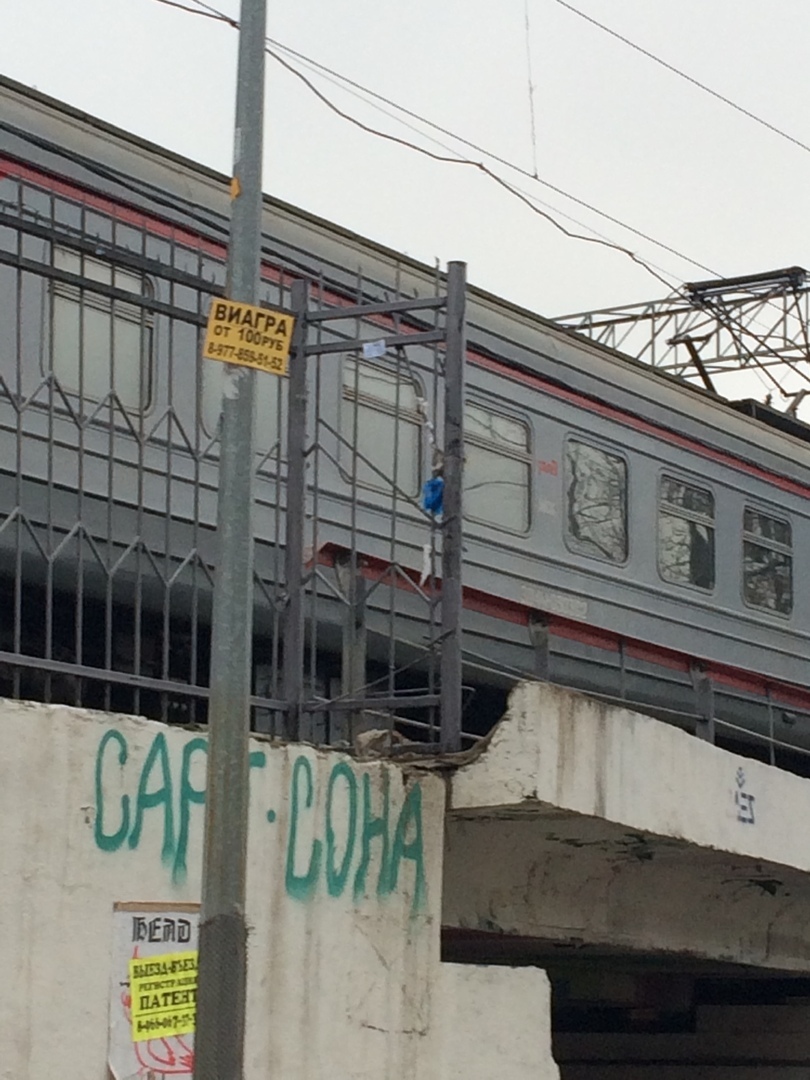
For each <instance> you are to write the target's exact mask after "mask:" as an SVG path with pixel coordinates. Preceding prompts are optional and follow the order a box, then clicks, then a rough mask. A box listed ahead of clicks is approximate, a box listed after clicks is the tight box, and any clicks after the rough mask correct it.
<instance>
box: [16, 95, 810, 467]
mask: <svg viewBox="0 0 810 1080" xmlns="http://www.w3.org/2000/svg"><path fill="white" fill-rule="evenodd" d="M0 99H2V100H3V108H2V110H1V111H0V115H2V119H0V139H1V140H2V143H0V145H2V147H3V149H4V150H5V152H7V153H9V154H10V155H11V156H14V157H17V158H18V159H20V160H24V161H26V162H31V161H34V162H35V163H36V164H37V165H39V166H40V167H41V168H43V169H45V170H46V171H49V172H51V173H55V174H57V175H64V173H65V169H66V168H68V169H69V171H70V178H71V179H72V180H73V181H74V182H76V183H77V184H80V185H81V184H84V185H86V186H92V187H96V188H98V186H99V181H100V180H101V181H102V182H103V189H104V191H105V192H106V193H107V194H108V195H109V197H112V198H115V197H117V198H119V199H120V200H121V201H122V202H126V203H130V204H133V203H134V204H136V205H137V206H139V207H141V208H144V209H146V210H150V211H151V212H152V213H154V214H155V215H156V216H161V215H162V216H164V217H166V216H167V210H168V216H169V217H170V218H171V220H172V221H175V222H178V223H180V224H185V225H187V227H189V228H190V229H196V230H197V231H198V232H199V231H200V230H201V229H203V230H205V229H206V228H207V229H211V230H215V231H216V232H219V233H220V234H225V233H226V231H227V221H228V216H229V202H230V197H229V192H228V183H229V178H228V177H227V176H225V175H224V174H223V173H220V172H218V171H216V170H215V169H211V168H209V167H207V166H205V165H201V164H199V163H198V162H195V161H192V160H190V159H189V158H186V157H184V156H183V155H181V154H177V153H175V152H174V151H171V150H167V149H166V148H164V147H161V146H158V145H157V144H155V143H152V142H150V141H149V140H147V139H143V138H141V137H139V136H136V135H133V134H131V133H129V132H126V131H124V130H122V129H120V128H118V127H116V126H114V125H112V124H110V123H108V122H106V121H103V120H100V119H98V118H97V117H94V116H92V115H90V114H88V113H86V112H83V111H82V110H80V109H76V108H74V107H72V106H70V105H67V104H65V103H64V102H61V101H59V100H57V99H55V98H52V97H50V96H48V95H46V94H43V93H42V92H40V91H38V90H34V89H32V88H30V87H28V86H25V85H24V84H22V83H20V82H18V81H16V80H14V79H10V78H8V77H6V76H2V75H0ZM264 205H265V211H264V228H265V231H266V233H267V235H268V236H269V237H270V238H272V240H274V241H276V242H278V243H282V244H284V245H285V246H286V247H287V248H288V249H291V250H297V251H299V252H300V253H301V257H302V259H303V260H304V262H303V263H302V266H303V267H304V268H305V269H306V259H308V260H309V265H310V267H312V268H314V266H315V262H316V261H317V262H318V263H326V264H327V266H328V268H329V269H328V273H329V277H330V278H332V277H334V278H336V279H340V277H341V276H342V277H343V278H344V279H345V281H346V283H347V285H352V284H353V283H354V281H355V280H356V279H355V269H354V268H356V266H357V265H358V262H361V263H362V265H363V269H364V272H365V273H366V274H367V276H368V277H370V278H372V279H375V278H376V279H377V280H381V281H385V280H390V279H391V275H392V272H393V271H394V270H396V274H397V278H398V280H399V282H400V286H401V288H402V290H403V291H404V292H407V291H408V290H411V291H413V292H415V293H417V294H425V292H427V291H428V290H430V289H432V287H433V283H434V281H435V275H436V271H435V268H433V267H431V266H428V265H427V264H425V263H422V262H420V261H419V260H416V259H413V258H411V257H410V256H407V255H403V254H402V253H401V252H397V251H395V250H393V249H391V248H389V247H386V246H385V245H383V244H380V243H377V242H376V241H373V240H369V239H368V238H366V237H363V236H360V235H359V234H357V233H354V232H352V231H351V230H349V229H346V228H343V227H341V226H340V225H336V224H335V223H333V222H330V221H326V220H325V219H323V218H320V217H318V216H317V215H315V214H312V213H309V212H308V211H305V210H301V209H300V208H298V207H295V206H293V205H291V204H290V203H287V202H284V201H283V200H280V199H278V198H276V197H274V196H271V195H265V196H264ZM468 296H469V303H468V324H469V327H470V338H471V340H473V339H474V341H475V342H476V344H477V345H478V346H479V347H481V348H483V349H485V350H486V349H488V348H489V349H491V351H492V354H493V355H496V356H500V357H502V358H504V359H506V360H507V361H508V362H509V363H511V364H514V365H515V366H516V367H528V368H529V369H530V370H532V369H534V368H535V365H534V364H533V362H532V360H531V356H532V355H535V356H537V357H538V359H539V358H540V357H541V356H542V357H543V359H544V360H550V361H551V365H552V369H553V370H552V378H555V377H556V378H557V379H558V380H559V381H560V382H561V383H563V384H564V385H566V386H569V387H571V388H572V389H574V390H575V391H579V392H581V393H582V394H584V395H591V396H593V395H597V396H598V393H599V391H598V384H599V383H600V382H601V383H602V384H605V383H606V384H608V385H609V386H610V390H611V400H612V401H613V402H614V403H615V404H617V405H618V406H619V407H620V408H623V409H626V410H627V411H628V412H630V413H633V414H636V415H639V414H641V415H644V416H645V417H647V418H648V419H650V420H652V421H653V422H654V423H658V424H660V425H661V426H662V427H666V428H669V429H670V430H674V431H678V432H683V433H685V434H687V435H689V436H690V437H692V438H694V439H697V440H701V441H708V442H711V443H716V444H725V447H726V448H727V449H729V450H730V451H731V452H732V453H735V454H738V455H739V456H741V457H743V458H746V459H748V460H754V459H756V460H757V461H758V462H759V463H760V464H765V465H766V466H768V467H770V468H774V469H776V470H777V471H780V472H784V473H785V474H786V475H790V476H794V477H796V476H798V477H799V478H800V479H802V481H803V482H807V481H808V472H810V448H809V447H808V446H807V443H808V442H810V428H808V427H807V426H806V425H804V424H802V423H801V422H799V421H795V420H794V421H792V422H791V423H790V424H785V423H784V422H783V421H780V420H779V417H782V416H783V414H780V413H777V412H776V410H772V409H771V410H768V409H767V408H766V407H763V406H758V407H752V406H750V405H749V406H746V405H744V404H742V405H741V404H740V403H736V404H735V403H733V402H728V401H726V400H725V399H724V398H721V397H720V396H719V395H717V394H714V393H712V392H710V391H708V390H706V389H704V388H703V387H699V386H695V385H693V384H692V383H688V382H686V381H685V380H683V379H681V378H679V377H678V376H675V375H672V374H670V373H667V372H662V371H660V370H657V369H655V368H653V367H651V366H649V365H647V364H645V363H643V362H642V361H640V360H637V359H635V358H633V357H629V356H627V355H625V354H623V353H621V352H618V351H617V350H614V349H612V348H610V347H608V346H605V345H602V344H599V343H595V342H593V341H591V340H589V339H587V338H585V337H583V336H581V335H578V334H576V333H575V332H574V331H571V330H568V329H565V328H563V327H561V326H560V325H559V324H557V323H555V322H553V321H552V320H550V319H548V318H544V317H543V316H541V315H538V314H537V313H536V312H533V311H530V310H528V309H526V308H524V307H521V306H520V305H518V304H515V303H513V302H511V301H509V300H506V299H504V298H502V297H499V296H496V295H494V294H493V293H490V292H488V291H486V290H484V289H481V288H479V287H477V286H475V285H470V286H469V293H468ZM527 355H528V359H527ZM597 368H598V374H597ZM554 371H556V372H557V375H556V376H555V375H554ZM754 404H755V405H756V404H757V403H754ZM763 455H764V457H765V458H766V460H765V461H763V460H762V458H763Z"/></svg>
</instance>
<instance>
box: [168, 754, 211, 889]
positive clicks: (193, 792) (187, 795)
mask: <svg viewBox="0 0 810 1080" xmlns="http://www.w3.org/2000/svg"><path fill="white" fill-rule="evenodd" d="M198 752H200V753H203V754H205V755H206V757H207V756H208V740H207V739H200V738H196V739H191V741H190V742H187V743H186V745H185V746H184V747H183V763H182V765H181V767H180V832H179V833H178V836H177V852H176V854H175V857H174V868H173V877H174V880H175V881H176V882H177V883H178V884H179V883H180V882H181V881H185V880H186V874H187V868H186V851H187V850H188V830H189V822H190V819H191V806H192V803H197V804H198V805H200V806H201V805H203V804H204V803H205V788H195V787H192V785H191V775H190V774H191V758H192V755H193V754H196V753H198Z"/></svg>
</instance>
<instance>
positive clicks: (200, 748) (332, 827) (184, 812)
mask: <svg viewBox="0 0 810 1080" xmlns="http://www.w3.org/2000/svg"><path fill="white" fill-rule="evenodd" d="M207 754H208V741H207V739H205V738H203V737H202V736H199V735H197V736H194V737H193V738H189V739H188V740H187V741H186V742H185V743H184V744H183V748H182V753H181V755H180V762H179V774H177V777H175V776H174V775H173V772H172V770H173V767H174V768H175V769H176V768H177V765H176V764H175V765H174V766H173V762H172V757H171V754H170V751H169V744H168V742H167V739H166V735H165V733H164V732H158V733H157V734H156V735H155V736H154V738H153V739H152V742H151V743H150V745H149V747H148V749H147V750H146V754H145V757H143V758H142V764H141V763H140V762H137V763H136V762H135V761H133V753H132V750H131V748H130V745H129V744H128V742H127V739H126V736H125V735H124V734H123V733H122V732H120V731H118V730H116V729H114V728H111V729H110V730H109V731H106V732H105V733H104V735H103V736H102V738H101V739H100V741H99V744H98V750H97V752H96V762H95V794H96V815H95V842H96V846H97V847H98V848H99V850H100V851H104V852H108V853H112V852H117V851H120V850H122V849H129V850H130V851H134V850H135V849H137V848H138V847H139V846H140V844H141V842H142V839H143V835H144V831H145V828H146V826H147V823H149V822H151V821H152V817H151V816H150V815H151V812H152V811H156V813H157V823H158V827H160V826H162V845H161V859H162V861H163V862H164V864H166V865H167V866H168V867H169V868H170V870H171V875H172V880H173V881H174V883H175V884H178V885H179V884H181V883H183V882H184V881H185V880H186V878H187V876H188V865H187V863H188V849H189V843H190V837H191V832H192V824H193V821H197V822H198V823H199V825H201V824H202V820H201V815H200V814H199V812H196V813H194V812H193V811H192V808H193V807H195V806H196V807H198V806H202V805H203V804H204V803H205V786H204V784H202V783H201V769H202V766H203V764H204V762H205V759H206V758H207ZM333 760H334V759H333ZM316 763H317V762H316V759H315V758H313V757H312V754H311V753H300V754H299V755H298V756H297V757H296V758H295V760H294V761H293V765H292V771H291V774H290V783H289V790H288V791H287V792H281V793H280V794H281V798H280V800H279V802H280V803H281V805H278V804H276V806H277V809H265V808H263V809H262V816H263V819H264V820H265V821H266V822H267V823H268V827H270V828H272V829H278V828H281V829H282V830H283V832H282V843H283V845H284V852H285V854H284V855H283V856H282V861H283V862H284V867H283V869H284V883H285V888H286V891H287V895H288V896H289V897H291V898H292V899H293V900H296V901H299V902H301V903H306V902H310V901H312V900H313V899H315V898H316V897H317V896H318V894H319V892H321V895H326V896H328V897H332V898H337V897H341V896H343V895H345V894H346V893H347V891H348V893H349V895H350V896H352V897H353V898H354V901H355V902H356V903H359V902H360V901H362V900H364V899H366V898H367V897H368V896H369V894H372V895H376V897H378V898H380V899H382V898H384V897H386V896H389V895H390V894H392V893H395V892H397V891H398V890H399V889H400V888H401V887H408V884H406V885H405V886H403V885H402V884H401V882H400V878H401V877H403V873H402V869H403V865H404V864H405V863H410V864H411V865H412V867H413V870H412V875H411V874H408V875H407V876H406V882H407V883H411V882H412V894H411V895H412V910H413V911H418V910H421V909H422V908H423V907H424V905H425V902H426V899H427V883H426V871H425V857H424V835H423V826H422V789H421V786H420V785H419V784H418V783H413V784H411V785H410V786H409V787H408V788H407V790H406V791H405V792H404V798H403V801H402V805H401V808H399V809H395V808H394V807H392V805H391V803H392V800H391V776H392V775H393V774H394V773H393V770H391V769H390V768H388V767H382V768H378V769H370V768H369V767H365V768H363V767H361V766H355V765H353V764H352V763H351V762H349V761H347V760H345V759H343V760H338V761H336V762H335V763H334V764H333V765H332V766H331V768H330V770H329V774H328V780H327V779H326V776H325V774H324V773H322V772H321V771H320V769H316ZM266 766H267V754H266V753H265V751H263V750H254V751H252V753H251V755H250V770H251V772H252V770H254V769H264V768H265V767H266ZM116 768H117V769H118V770H120V772H121V774H122V776H123V778H124V779H125V780H126V774H127V772H129V774H130V783H131V787H130V794H122V795H119V796H117V797H113V796H111V795H110V794H109V788H110V785H111V783H112V779H113V775H114V770H115V769H116ZM192 774H194V775H195V776H196V777H197V780H196V783H195V782H194V777H193V775H192ZM321 777H323V779H321ZM105 778H106V781H107V783H106V784H105ZM378 778H379V779H378ZM324 780H325V781H326V783H325V789H324V787H323V783H324ZM133 789H134V793H133ZM285 796H286V798H285ZM274 801H275V800H274ZM154 827H155V826H154V825H149V829H152V828H154ZM197 827H198V826H195V829H196V828H197ZM147 831H148V830H147ZM372 867H373V871H372ZM375 878H376V880H375Z"/></svg>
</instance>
